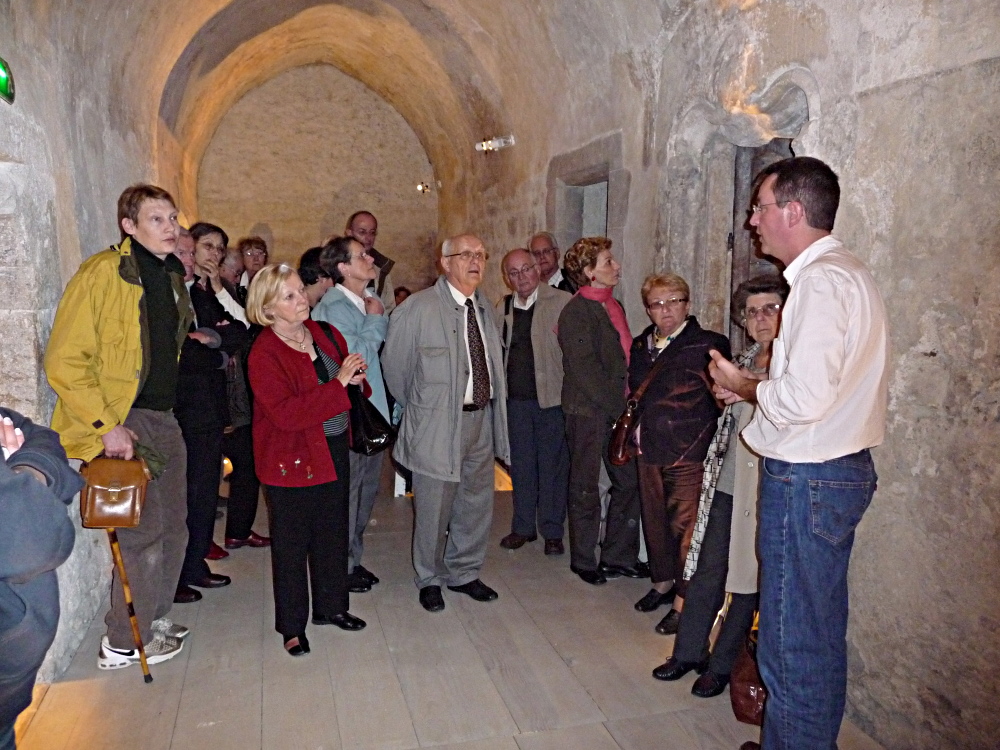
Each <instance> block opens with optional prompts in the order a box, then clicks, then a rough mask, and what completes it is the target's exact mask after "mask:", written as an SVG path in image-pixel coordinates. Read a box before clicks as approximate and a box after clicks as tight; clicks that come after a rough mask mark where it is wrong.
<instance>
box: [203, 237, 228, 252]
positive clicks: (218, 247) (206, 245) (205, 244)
mask: <svg viewBox="0 0 1000 750" xmlns="http://www.w3.org/2000/svg"><path fill="white" fill-rule="evenodd" d="M197 244H199V245H201V246H202V247H203V248H205V249H206V250H213V251H214V252H217V253H224V252H225V251H226V246H225V245H216V244H214V243H212V242H205V241H203V240H199V241H198V243H197Z"/></svg>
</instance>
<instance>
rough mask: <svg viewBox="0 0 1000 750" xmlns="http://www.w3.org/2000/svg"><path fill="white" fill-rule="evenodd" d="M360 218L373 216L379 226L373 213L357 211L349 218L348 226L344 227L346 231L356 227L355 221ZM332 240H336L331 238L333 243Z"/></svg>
mask: <svg viewBox="0 0 1000 750" xmlns="http://www.w3.org/2000/svg"><path fill="white" fill-rule="evenodd" d="M359 216H371V217H372V219H373V220H374V221H375V223H376V224H378V219H376V218H375V214H373V213H372V212H371V211H355V212H354V213H353V214H351V215H350V216H348V217H347V224H346V225H345V226H344V229H350V228H351V227H352V226H353V225H354V220H355V219H356V218H358V217H359ZM332 239H335V238H331V241H332Z"/></svg>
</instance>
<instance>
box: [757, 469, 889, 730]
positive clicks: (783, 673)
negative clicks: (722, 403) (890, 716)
mask: <svg viewBox="0 0 1000 750" xmlns="http://www.w3.org/2000/svg"><path fill="white" fill-rule="evenodd" d="M761 474H762V477H761V490H760V528H759V536H758V549H759V552H760V562H761V566H760V569H761V582H760V640H759V646H758V651H757V661H758V665H759V667H760V674H761V678H762V679H763V681H764V685H765V687H766V688H767V691H768V697H767V704H766V705H765V707H764V726H763V733H762V746H763V748H764V750H831V749H833V748H836V746H837V734H838V733H839V731H840V722H841V720H842V719H843V716H844V701H845V698H846V693H847V641H846V635H847V609H848V601H847V568H848V564H849V563H850V558H851V548H852V546H853V545H854V529H855V528H856V527H857V525H858V522H859V521H860V520H861V517H862V516H863V515H864V512H865V510H866V509H867V508H868V504H869V503H870V502H871V499H872V495H873V494H874V492H875V483H876V481H877V476H876V475H875V467H874V465H873V464H872V459H871V454H870V453H869V451H867V450H863V451H860V452H858V453H854V454H852V455H850V456H844V457H842V458H836V459H832V460H830V461H825V462H823V463H815V464H808V463H798V464H793V463H788V462H785V461H778V460H776V459H773V458H766V459H764V463H763V471H762V472H761Z"/></svg>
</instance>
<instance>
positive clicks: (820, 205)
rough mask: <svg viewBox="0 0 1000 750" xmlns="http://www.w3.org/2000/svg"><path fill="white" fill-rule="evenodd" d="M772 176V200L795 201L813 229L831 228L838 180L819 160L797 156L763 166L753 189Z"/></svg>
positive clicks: (837, 197)
mask: <svg viewBox="0 0 1000 750" xmlns="http://www.w3.org/2000/svg"><path fill="white" fill-rule="evenodd" d="M772 174H773V175H775V176H776V179H775V181H774V200H775V201H777V202H778V203H786V202H788V201H798V202H799V203H801V204H802V208H803V209H805V213H806V221H807V222H808V223H809V226H811V227H812V228H813V229H822V230H824V231H827V232H832V231H833V222H834V220H835V219H836V218H837V207H838V206H839V205H840V181H839V180H838V179H837V174H836V173H835V172H834V171H833V170H832V169H830V167H829V166H828V165H827V164H826V162H823V161H821V160H819V159H816V158H814V157H812V156H796V157H793V158H791V159H783V160H782V161H777V162H775V163H774V164H771V165H770V166H768V167H765V168H764V169H763V170H762V171H761V172H760V174H758V175H757V178H756V180H754V192H755V193H756V191H757V190H758V189H759V188H760V185H761V183H763V182H764V180H765V179H766V178H767V177H768V176H769V175H772Z"/></svg>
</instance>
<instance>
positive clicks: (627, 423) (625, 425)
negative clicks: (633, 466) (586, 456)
mask: <svg viewBox="0 0 1000 750" xmlns="http://www.w3.org/2000/svg"><path fill="white" fill-rule="evenodd" d="M666 361H667V358H666V357H664V356H663V352H660V355H659V356H658V357H657V358H656V364H654V365H653V366H652V368H650V370H649V372H648V373H647V375H646V379H645V380H643V381H642V385H640V386H639V387H638V388H636V389H635V390H634V391H633V392H632V395H631V396H629V399H628V401H626V402H625V411H623V412H622V414H621V416H620V417H618V419H616V420H615V423H614V425H613V426H612V427H611V441H610V442H609V443H608V460H609V461H610V462H611V465H612V466H624V465H625V464H627V463H628V462H629V461H631V460H632V446H633V445H635V442H634V441H633V439H632V436H633V435H635V429H636V428H637V427H638V426H639V415H638V414H637V412H638V410H639V401H640V399H642V396H643V394H644V393H645V392H646V389H647V388H649V384H650V383H652V382H653V378H655V377H656V375H657V373H659V372H660V370H662V369H663V365H664V364H666Z"/></svg>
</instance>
